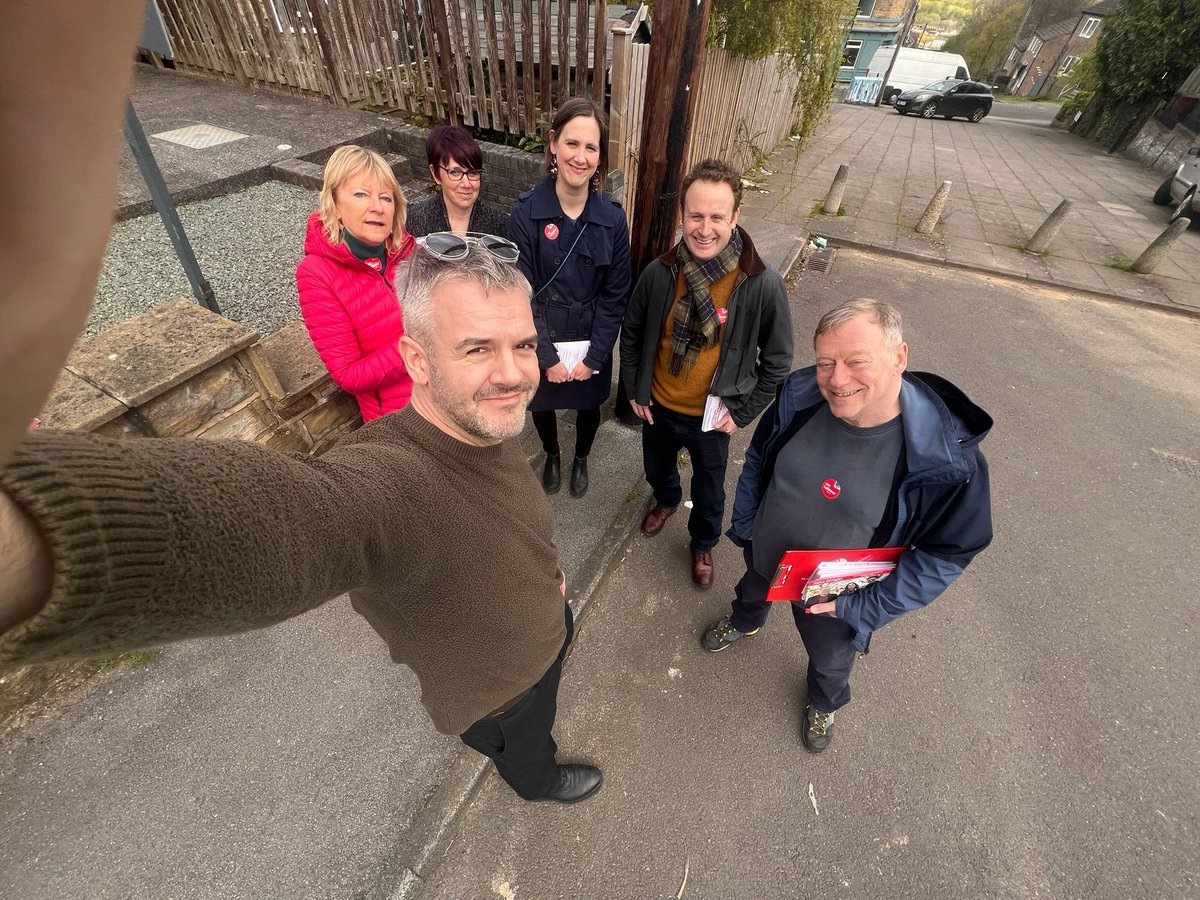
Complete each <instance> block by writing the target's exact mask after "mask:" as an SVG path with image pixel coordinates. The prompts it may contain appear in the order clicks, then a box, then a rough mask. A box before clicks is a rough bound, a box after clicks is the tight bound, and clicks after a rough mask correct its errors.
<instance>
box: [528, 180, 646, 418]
mask: <svg viewBox="0 0 1200 900" xmlns="http://www.w3.org/2000/svg"><path fill="white" fill-rule="evenodd" d="M551 226H552V227H551ZM548 228H549V233H547V229H548ZM579 228H584V232H583V235H582V237H580V238H579V242H578V243H577V244H575V250H574V251H573V252H572V253H571V254H570V256H569V257H568V256H567V251H568V250H569V249H570V247H571V244H572V243H573V242H574V240H575V237H576V235H577V234H578V233H579V232H578V229H579ZM550 235H553V237H551V236H550ZM508 237H509V239H510V240H511V241H513V242H514V243H515V244H516V245H517V246H518V247H519V248H520V250H521V257H520V259H519V260H518V261H517V265H518V266H519V267H520V269H521V271H522V272H524V273H525V277H526V278H528V279H529V283H530V284H531V285H532V286H533V290H534V293H535V294H536V296H535V297H534V299H533V320H534V322H535V323H536V324H537V330H538V350H537V352H538V365H539V366H540V367H541V368H542V369H543V370H545V369H549V368H551V367H552V366H554V365H556V364H557V363H558V362H559V359H558V354H557V353H555V352H554V341H589V342H590V346H589V347H588V353H587V356H586V357H585V358H584V362H586V363H587V364H588V365H589V366H591V367H592V368H593V369H598V370H601V373H602V375H603V373H605V372H607V373H609V375H608V376H607V377H605V378H599V379H598V378H597V377H596V376H593V377H592V378H589V379H588V380H587V381H581V382H568V383H566V384H563V385H554V386H553V387H555V388H559V389H560V391H559V392H561V391H563V390H567V391H570V390H571V389H572V388H574V390H575V391H577V392H578V391H585V392H594V391H598V390H600V389H601V381H603V396H601V397H600V398H599V400H598V401H597V402H596V404H595V405H597V406H598V405H599V403H600V402H603V400H604V398H605V397H607V396H608V389H609V383H610V379H611V371H612V369H611V363H612V355H613V347H614V345H615V344H616V342H617V333H618V332H619V331H620V329H621V320H622V319H623V318H624V315H625V301H626V300H627V299H628V297H629V287H630V281H631V276H630V269H629V227H628V226H627V225H626V223H625V211H624V210H623V209H622V208H621V205H620V204H619V203H617V202H616V201H615V200H613V199H612V198H610V197H608V196H606V195H603V194H600V193H598V192H592V193H591V194H589V195H588V201H587V205H586V206H585V207H584V208H583V213H582V214H581V215H580V216H579V219H578V220H576V222H575V223H572V222H571V221H570V220H569V219H568V218H567V217H566V215H565V214H564V213H563V211H562V207H561V206H560V205H559V202H558V195H557V194H555V193H554V179H553V178H551V177H546V178H543V179H542V180H541V181H540V182H538V183H537V184H536V185H535V186H534V187H533V189H532V190H528V191H525V192H524V193H523V194H521V195H520V196H519V197H517V202H516V203H514V204H513V208H512V214H511V216H510V218H509V220H508ZM560 267H561V268H562V271H561V272H559V274H558V276H557V277H556V278H554V280H553V282H550V279H551V278H552V277H553V276H554V273H555V272H556V271H558V269H559V268H560ZM547 282H550V284H549V286H548V287H546V288H545V290H542V291H541V293H538V290H539V289H540V288H542V287H543V285H546V284H547ZM593 382H595V384H593ZM543 385H549V382H545V381H544V380H543ZM557 408H559V409H561V408H564V407H563V406H558V407H557ZM578 408H583V407H578Z"/></svg>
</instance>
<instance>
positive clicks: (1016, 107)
mask: <svg viewBox="0 0 1200 900" xmlns="http://www.w3.org/2000/svg"><path fill="white" fill-rule="evenodd" d="M1061 106H1062V104H1059V103H1051V102H1049V101H1042V102H1039V103H1032V102H1030V101H1027V100H1026V101H1019V100H1004V99H1003V98H1001V97H997V98H996V99H995V101H993V103H992V111H991V113H989V114H988V118H989V119H1010V120H1013V121H1017V122H1027V123H1029V124H1031V125H1049V124H1050V123H1051V122H1053V121H1054V117H1055V116H1056V115H1058V110H1059V109H1060V108H1061Z"/></svg>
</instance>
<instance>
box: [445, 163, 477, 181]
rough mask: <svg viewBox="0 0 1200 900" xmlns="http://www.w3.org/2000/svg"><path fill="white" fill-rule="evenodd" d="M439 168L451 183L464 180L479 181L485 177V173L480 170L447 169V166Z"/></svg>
mask: <svg viewBox="0 0 1200 900" xmlns="http://www.w3.org/2000/svg"><path fill="white" fill-rule="evenodd" d="M438 168H439V169H441V170H442V171H443V172H445V173H446V177H447V178H449V179H450V180H451V181H462V180H463V179H464V178H465V179H467V181H478V180H479V179H480V178H481V177H483V173H482V172H481V171H479V169H447V168H446V167H445V166H438Z"/></svg>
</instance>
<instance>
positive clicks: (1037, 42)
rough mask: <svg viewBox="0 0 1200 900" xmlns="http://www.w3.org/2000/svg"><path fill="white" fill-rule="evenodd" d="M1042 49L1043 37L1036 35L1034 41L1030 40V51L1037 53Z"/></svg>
mask: <svg viewBox="0 0 1200 900" xmlns="http://www.w3.org/2000/svg"><path fill="white" fill-rule="evenodd" d="M1041 49H1042V39H1041V38H1039V37H1035V38H1034V39H1033V40H1032V41H1030V42H1029V52H1030V53H1031V54H1034V55H1037V52H1038V51H1039V50H1041Z"/></svg>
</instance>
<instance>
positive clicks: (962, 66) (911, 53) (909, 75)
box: [867, 45, 971, 105]
mask: <svg viewBox="0 0 1200 900" xmlns="http://www.w3.org/2000/svg"><path fill="white" fill-rule="evenodd" d="M893 56H895V57H896V64H895V65H894V66H892V74H891V76H890V77H889V78H888V81H887V84H885V85H884V86H883V102H884V103H887V104H889V105H890V104H891V103H893V102H895V100H896V98H897V97H898V96H900V94H902V93H903V92H904V91H915V90H917V89H918V88H923V87H925V85H927V84H930V83H931V82H934V81H941V80H942V79H943V78H957V79H959V80H961V81H970V80H971V72H970V70H969V69H968V68H967V61H966V60H965V59H963V58H962V57H961V56H959V55H958V54H957V53H942V52H941V51H940V50H918V49H917V48H916V47H900V48H899V50H898V51H897V48H896V46H895V45H892V46H891V47H880V48H879V49H878V50H876V51H875V55H874V56H872V57H871V64H870V65H869V66H867V75H868V76H869V77H872V78H882V77H883V76H884V74H886V72H887V70H888V66H889V65H891V62H892V57H893Z"/></svg>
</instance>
